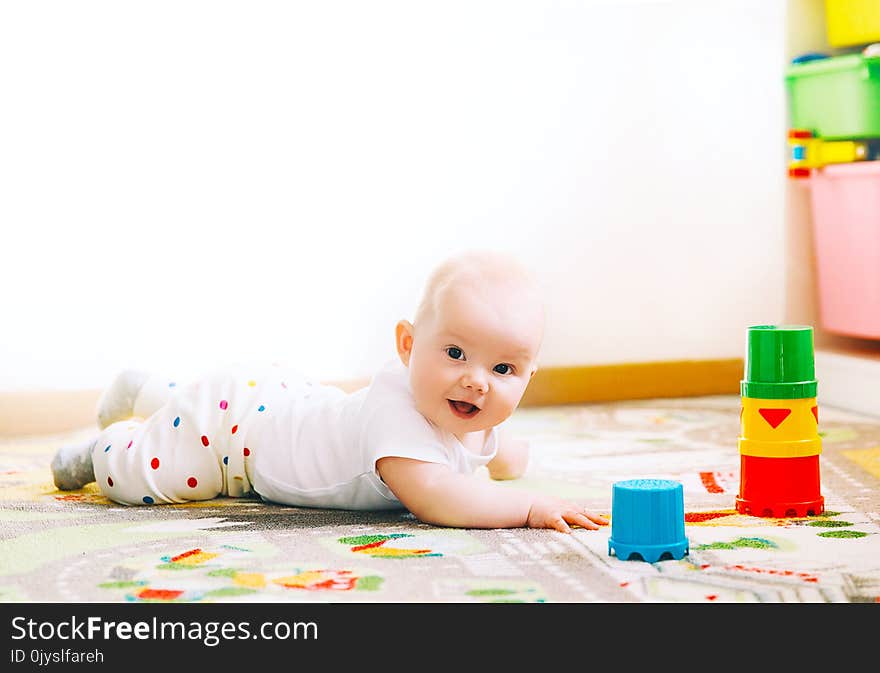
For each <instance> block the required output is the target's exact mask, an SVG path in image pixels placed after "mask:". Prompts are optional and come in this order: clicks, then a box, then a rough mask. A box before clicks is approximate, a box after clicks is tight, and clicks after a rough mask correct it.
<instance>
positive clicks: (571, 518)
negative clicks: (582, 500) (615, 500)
mask: <svg viewBox="0 0 880 673" xmlns="http://www.w3.org/2000/svg"><path fill="white" fill-rule="evenodd" d="M600 518H601V517H600ZM565 520H566V521H568V523H573V524H575V525H577V526H580V527H581V528H587V529H589V530H596V529H597V528H599V523H598V522H594V521H593V520H592V519H591V518H590V517H589V516H587V514H584V513H583V512H580V511H577V510H572V511H570V512H566V515H565Z"/></svg>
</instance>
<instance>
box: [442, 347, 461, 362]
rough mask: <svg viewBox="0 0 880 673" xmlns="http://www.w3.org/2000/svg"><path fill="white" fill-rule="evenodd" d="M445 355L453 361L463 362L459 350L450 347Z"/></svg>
mask: <svg viewBox="0 0 880 673" xmlns="http://www.w3.org/2000/svg"><path fill="white" fill-rule="evenodd" d="M446 354H447V355H448V356H449V357H451V358H452V359H453V360H464V353H463V352H462V351H461V348H456V347H455V346H450V347H449V348H447V349H446Z"/></svg>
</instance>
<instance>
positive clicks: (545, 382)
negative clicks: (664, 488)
mask: <svg viewBox="0 0 880 673" xmlns="http://www.w3.org/2000/svg"><path fill="white" fill-rule="evenodd" d="M742 377H743V360H742V358H731V359H727V360H676V361H666V362H637V363H624V364H610V365H584V366H579V367H547V368H543V369H539V370H538V371H537V372H536V373H535V376H534V378H533V379H532V382H531V383H530V384H529V387H528V388H527V389H526V393H525V395H523V399H522V402H521V403H520V406H525V407H529V406H549V405H554V404H578V403H584V402H606V401H613V400H637V399H647V398H658V397H696V396H699V395H738V394H739V383H740V380H742Z"/></svg>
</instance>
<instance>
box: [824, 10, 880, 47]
mask: <svg viewBox="0 0 880 673" xmlns="http://www.w3.org/2000/svg"><path fill="white" fill-rule="evenodd" d="M825 28H826V31H827V33H828V44H829V45H830V46H832V47H852V46H856V45H863V44H870V43H871V42H880V0H825Z"/></svg>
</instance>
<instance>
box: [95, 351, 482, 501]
mask: <svg viewBox="0 0 880 673" xmlns="http://www.w3.org/2000/svg"><path fill="white" fill-rule="evenodd" d="M134 413H135V418H133V419H131V420H126V421H119V422H116V423H113V424H112V425H109V426H108V427H107V428H106V429H104V430H103V431H102V433H101V434H100V436H99V437H98V440H97V443H96V444H95V446H94V448H93V449H92V462H93V465H94V470H95V479H96V481H97V483H98V486H99V487H100V489H101V492H102V493H104V495H106V496H107V497H108V498H110V499H111V500H114V501H116V502H119V503H122V504H126V505H143V504H153V503H181V502H187V501H190V500H208V499H210V498H213V497H216V496H218V495H229V496H236V497H237V496H247V495H252V493H256V494H258V495H259V496H260V497H262V498H263V499H264V500H268V501H271V502H276V503H282V504H287V505H296V506H304V507H328V508H336V509H355V510H376V509H397V508H401V507H402V505H401V503H400V501H399V500H398V499H397V498H396V497H395V496H394V494H393V493H392V492H391V490H390V489H389V488H388V487H387V486H386V485H385V483H384V482H383V481H382V480H381V478H380V477H379V475H378V473H377V472H376V461H377V460H379V459H380V458H382V457H385V456H400V457H405V458H414V459H417V460H424V461H428V462H434V463H442V464H445V465H448V466H449V467H450V469H452V470H454V471H456V472H461V473H469V472H473V471H474V470H475V469H477V468H478V467H480V466H482V465H486V464H487V463H488V462H489V461H490V460H491V459H492V458H493V457H494V456H495V452H496V450H497V433H496V430H495V428H492V429H491V430H490V431H488V432H487V433H486V441H485V443H484V445H483V449H482V451H481V452H480V453H479V454H477V453H474V452H472V451H469V450H468V449H466V448H465V447H464V446H463V445H462V444H461V442H459V441H458V439H457V438H456V437H455V436H454V435H452V434H451V433H448V432H445V431H443V430H441V429H439V428H438V427H436V426H435V425H433V424H432V423H430V422H429V421H428V420H427V419H426V418H425V417H424V416H422V415H421V414H420V413H419V412H418V411H417V410H416V407H415V402H414V400H413V395H412V390H411V388H410V386H409V379H408V376H407V370H406V368H405V367H404V366H403V365H402V364H401V363H400V362H399V361H392V362H390V363H389V364H387V365H386V366H385V367H383V368H382V369H381V370H380V371H379V372H378V373H377V374H376V376H374V377H373V380H372V382H371V383H370V385H369V386H368V387H366V388H363V389H361V390H359V391H357V392H355V393H345V392H343V391H342V390H340V389H338V388H336V387H333V386H327V385H321V384H318V383H315V382H312V381H309V380H308V379H306V378H304V377H303V376H302V375H300V374H298V373H296V372H294V371H291V370H288V369H283V368H279V367H271V368H268V369H267V370H263V371H261V372H256V371H254V370H247V369H243V368H242V369H236V370H228V371H224V372H220V373H216V374H213V375H211V376H208V377H205V378H204V379H202V380H200V381H199V382H197V383H194V384H192V385H189V386H186V387H177V386H175V384H174V383H171V382H169V381H167V380H163V379H160V378H158V377H153V378H151V379H149V380H148V381H147V382H146V383H145V384H144V386H143V388H142V389H141V391H140V393H139V395H138V398H137V400H136V402H135V406H134ZM138 416H140V417H141V418H138Z"/></svg>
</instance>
